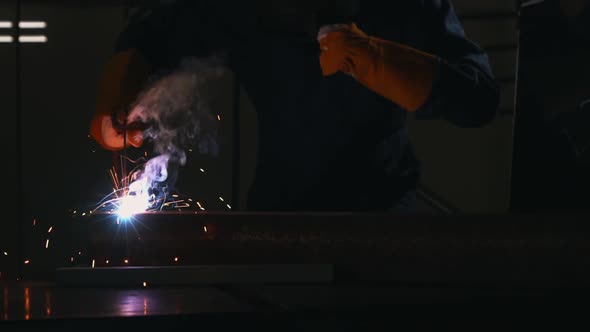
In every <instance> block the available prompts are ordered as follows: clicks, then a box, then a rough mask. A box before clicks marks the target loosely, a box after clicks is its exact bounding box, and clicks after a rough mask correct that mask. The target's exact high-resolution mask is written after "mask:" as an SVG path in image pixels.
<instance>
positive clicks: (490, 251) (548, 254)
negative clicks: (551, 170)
mask: <svg viewBox="0 0 590 332" xmlns="http://www.w3.org/2000/svg"><path fill="white" fill-rule="evenodd" d="M588 221H590V217H589V216H588V215H518V216H517V215H513V216H397V215H381V214H374V215H372V214H347V213H341V214H338V213H337V214H333V213H313V214H311V213H309V214H301V213H299V214H297V213H294V214H291V213H282V214H275V213H197V214H195V213H166V214H144V215H139V216H136V218H135V220H132V221H128V222H120V223H119V224H117V221H116V218H115V217H114V216H113V215H93V216H91V217H89V218H87V219H84V220H78V221H76V227H77V231H76V234H78V235H79V238H78V239H79V241H78V242H79V244H80V246H84V248H83V249H82V251H83V252H84V255H82V256H80V257H76V260H75V261H74V262H72V265H79V266H89V265H90V264H92V262H94V265H95V266H130V265H142V266H154V265H171V266H173V265H207V264H222V265H228V264H229V265H231V264H314V263H316V264H333V265H334V267H335V278H336V280H347V281H355V280H357V281H358V280H363V281H374V282H422V283H433V282H434V283H459V284H520V285H525V286H530V287H546V286H551V287H568V286H572V287H573V286H580V285H586V286H587V285H589V284H590V242H589V241H588V239H589V236H588V235H589V234H590V225H589V223H588Z"/></svg>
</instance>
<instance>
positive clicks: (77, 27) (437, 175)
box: [0, 0, 584, 277]
mask: <svg viewBox="0 0 590 332" xmlns="http://www.w3.org/2000/svg"><path fill="white" fill-rule="evenodd" d="M577 2H580V3H581V2H584V1H565V2H564V3H568V4H569V3H571V4H572V5H571V6H572V7H575V6H576V5H575V3H577ZM453 3H454V5H455V6H456V10H457V12H458V13H459V15H460V17H461V20H462V22H463V24H464V27H465V30H466V33H467V35H468V37H470V38H471V39H472V40H474V41H475V42H477V43H479V44H480V45H481V46H482V47H484V48H485V49H486V50H487V51H488V52H489V56H490V61H491V64H492V68H493V70H494V73H495V75H496V77H497V79H498V81H499V82H500V83H501V88H502V97H501V110H500V116H499V117H498V118H497V119H496V120H495V121H494V122H493V123H491V124H489V125H487V126H485V127H483V128H476V129H458V128H455V127H453V126H452V125H450V124H448V123H445V122H442V121H436V120H433V121H419V122H417V121H413V120H410V128H411V134H412V139H413V141H414V143H415V145H416V149H417V152H418V154H419V157H420V158H421V160H422V161H423V163H424V177H423V181H422V188H421V204H420V208H421V211H422V212H427V213H444V212H449V211H452V212H454V213H460V214H465V213H467V214H489V213H491V214H502V213H507V212H509V210H510V202H511V195H510V193H511V171H512V160H513V159H512V152H513V132H514V130H515V128H514V105H515V91H516V88H515V80H516V77H517V72H516V62H517V49H518V15H517V14H518V11H517V8H518V4H517V3H515V1H514V0H485V1H484V0H481V1H468V0H456V1H453ZM126 8H127V2H126V1H115V0H108V1H107V0H105V1H100V0H94V1H84V2H83V4H82V3H81V2H79V1H65V0H62V1H22V13H21V16H22V20H26V21H29V20H30V21H45V22H46V23H47V27H46V28H45V29H43V30H39V31H33V30H31V31H21V34H25V33H27V34H35V35H39V34H43V35H45V36H47V38H48V41H47V42H46V43H31V44H21V47H20V56H19V59H18V61H19V62H20V66H19V67H20V70H21V72H20V76H19V77H20V78H19V79H20V87H21V90H20V117H21V118H20V119H21V122H20V127H19V126H17V113H16V110H17V90H16V82H17V66H16V65H17V57H16V55H17V50H16V43H0V60H1V61H0V73H1V75H0V91H1V93H0V107H1V108H2V114H3V115H4V126H3V130H2V135H3V140H2V142H3V144H4V146H3V151H5V153H6V155H5V158H4V160H5V163H6V165H5V166H4V167H3V170H4V176H5V181H4V183H5V188H6V193H5V195H6V197H7V198H8V199H7V200H6V201H5V202H4V211H3V212H4V213H3V218H2V221H0V223H1V225H2V229H1V231H0V271H1V272H2V277H7V276H10V277H12V276H14V275H15V271H16V267H17V266H19V265H20V266H22V267H24V269H25V271H29V272H31V273H32V272H34V271H36V270H37V269H44V268H47V267H51V266H54V265H55V264H60V262H62V261H64V260H65V259H67V258H68V257H69V256H66V255H65V254H64V252H62V251H60V249H59V248H60V245H59V244H60V241H66V240H67V238H68V237H70V236H71V234H69V233H68V230H67V228H68V222H69V219H67V218H65V216H67V215H68V214H69V213H71V211H69V210H70V209H73V210H80V209H83V207H84V206H87V205H88V204H92V203H94V202H95V201H96V200H97V199H99V198H100V197H101V196H102V195H104V194H106V193H108V192H109V191H110V190H111V189H110V188H111V187H110V182H109V181H110V179H109V177H108V173H107V170H108V168H109V167H110V166H111V165H112V155H111V153H110V152H107V151H103V150H101V149H98V148H97V147H96V146H95V144H94V143H93V142H92V140H90V139H89V138H88V136H87V135H88V123H89V121H90V118H91V116H92V113H93V111H94V101H95V93H96V89H97V84H98V78H99V74H100V70H101V67H102V65H103V64H104V63H105V62H106V61H107V59H108V58H109V56H110V54H111V51H112V46H113V44H114V40H115V38H116V36H117V33H118V32H119V31H120V30H121V29H122V27H123V25H124V23H125V18H126V16H125V15H126ZM568 8H569V7H568ZM15 15H16V12H15V1H3V2H2V3H1V4H0V21H11V22H13V23H14V22H15ZM0 35H12V36H15V29H14V28H13V29H0ZM210 89H211V98H212V100H213V107H212V109H214V110H215V111H214V113H216V114H219V115H220V117H221V119H222V120H221V121H220V125H221V128H220V129H221V138H220V142H219V143H220V146H221V153H220V155H219V157H218V158H208V157H202V156H198V155H195V156H192V159H191V162H190V163H189V164H188V165H187V166H186V167H185V168H184V169H183V170H182V172H181V176H183V177H185V178H186V179H187V181H186V182H185V183H187V184H191V186H190V188H194V190H195V192H194V193H193V192H191V193H189V194H190V195H191V196H193V197H195V199H198V200H200V201H202V202H203V205H204V206H206V207H207V208H208V209H210V210H218V211H227V210H228V208H227V207H226V206H225V205H224V204H220V203H219V199H218V197H219V196H222V197H225V198H226V199H227V198H231V197H232V195H233V193H232V188H235V186H232V161H233V160H232V156H233V148H234V146H233V144H232V142H234V137H233V136H232V135H233V133H234V131H233V130H232V129H233V126H234V123H233V116H232V115H233V114H232V110H233V108H232V107H233V103H232V101H233V97H234V95H233V93H234V91H233V80H232V77H231V74H228V75H226V76H225V77H223V78H221V79H220V80H219V81H217V82H215V83H214V84H212V85H211V87H210ZM240 101H241V102H240V109H241V116H240V122H239V128H240V129H241V130H240V139H239V142H240V151H241V153H240V156H241V158H240V163H239V165H240V172H239V174H240V177H239V178H240V183H239V186H238V187H237V188H239V190H240V193H239V195H238V197H240V198H241V199H240V201H241V202H244V198H245V195H246V191H247V188H248V185H249V183H250V181H251V177H252V172H253V169H254V166H255V165H254V160H255V154H256V151H255V146H256V137H255V135H254V133H255V132H256V130H255V126H256V118H255V112H254V110H253V109H252V107H251V105H250V103H249V102H248V98H247V96H246V95H244V94H242V95H241V98H240ZM19 131H20V133H19ZM18 135H20V136H18ZM18 137H20V140H17V138H18ZM17 142H20V144H21V145H20V148H21V151H22V156H21V158H20V160H19V158H18V155H17V144H18V143H17ZM15 156H16V157H15ZM17 167H20V170H21V173H20V174H21V175H22V181H21V182H20V183H19V182H18V179H17V177H16V176H15V175H16V174H19V173H18V172H17ZM201 168H203V169H204V170H205V172H204V173H203V172H202V171H200V169H201ZM15 188H20V189H21V191H22V194H23V197H22V198H23V200H22V204H23V205H22V210H21V213H22V215H21V217H22V218H21V219H22V224H21V225H22V228H21V230H22V233H21V234H19V230H18V227H17V225H18V217H17V210H18V207H19V205H18V194H17V190H15ZM432 202H436V203H435V205H436V206H442V207H443V208H442V209H437V208H435V207H433V206H432ZM240 207H241V206H240V205H239V204H238V205H237V206H235V204H234V206H233V209H235V210H239V209H240ZM34 220H35V221H34ZM50 227H54V229H53V230H52V232H51V233H48V230H49V228H50ZM20 235H22V239H23V241H24V242H23V243H19V240H18V239H19V236H20ZM47 239H50V245H49V248H48V249H45V245H46V240H47ZM19 245H20V246H22V248H24V251H23V253H22V254H21V255H20V256H19V255H17V252H18V247H19ZM4 252H6V253H7V254H8V255H4ZM25 260H29V261H30V263H29V264H26V265H24V266H23V263H24V261H25Z"/></svg>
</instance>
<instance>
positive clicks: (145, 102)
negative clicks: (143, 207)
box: [128, 59, 225, 201]
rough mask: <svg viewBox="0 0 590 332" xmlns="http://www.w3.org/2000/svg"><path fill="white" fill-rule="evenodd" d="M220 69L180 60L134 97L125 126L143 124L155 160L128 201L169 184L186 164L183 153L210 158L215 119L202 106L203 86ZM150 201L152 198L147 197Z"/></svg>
mask: <svg viewBox="0 0 590 332" xmlns="http://www.w3.org/2000/svg"><path fill="white" fill-rule="evenodd" d="M224 68H225V67H224V66H222V64H221V61H220V60H219V59H205V60H204V59H186V60H184V61H183V62H182V63H181V64H180V66H179V67H178V68H177V69H176V70H174V71H172V72H169V73H167V74H165V75H160V76H159V77H158V78H156V79H155V80H153V82H151V84H149V85H148V86H147V88H146V89H144V91H143V92H142V93H141V94H140V95H139V96H138V99H137V101H136V103H135V104H134V107H132V111H131V112H130V114H129V119H128V121H129V122H130V123H133V122H137V121H139V122H141V123H144V124H147V129H146V130H145V131H144V137H145V139H146V140H147V141H148V142H151V143H152V145H153V149H154V151H153V152H154V154H155V155H156V157H154V158H152V159H150V160H148V161H147V162H146V164H145V165H144V167H143V170H142V171H140V172H139V173H138V174H136V176H134V179H132V181H133V183H132V184H131V185H130V186H129V189H130V192H129V194H130V195H133V196H136V197H137V198H140V200H141V201H144V199H145V198H146V197H147V196H152V195H155V196H158V195H157V193H156V194H155V193H154V188H157V187H161V186H162V185H161V184H162V183H164V182H166V183H167V185H170V184H171V182H174V178H173V176H174V175H175V173H176V171H175V170H173V169H171V168H175V167H179V166H183V165H185V164H186V160H187V158H186V152H185V151H186V149H188V148H191V147H192V148H193V149H195V150H196V151H198V152H199V153H201V154H210V155H213V156H216V155H217V154H218V152H219V146H218V143H217V131H218V130H217V126H218V121H217V118H216V116H213V114H212V113H211V110H210V107H209V105H208V101H209V98H207V97H208V96H207V89H206V84H207V83H209V82H211V80H213V79H216V78H219V77H220V76H221V75H222V74H223V73H224V70H225V69H224ZM152 198H153V197H152Z"/></svg>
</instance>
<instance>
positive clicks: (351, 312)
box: [0, 283, 590, 332]
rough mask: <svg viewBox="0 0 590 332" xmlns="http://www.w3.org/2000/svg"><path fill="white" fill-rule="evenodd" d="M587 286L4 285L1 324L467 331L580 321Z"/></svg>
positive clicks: (556, 325) (2, 326) (571, 324)
mask: <svg viewBox="0 0 590 332" xmlns="http://www.w3.org/2000/svg"><path fill="white" fill-rule="evenodd" d="M588 295H590V292H589V291H588V290H580V289H570V290H563V289H562V290H551V291H548V290H542V289H538V290H532V289H528V290H522V289H520V290H516V289H501V288H493V287H479V288H474V287H461V286H452V285H438V286H435V285H394V284H381V285H379V284H373V285H368V284H330V285H327V284H324V285H223V286H192V287H151V286H150V285H147V287H145V288H142V287H140V288H133V289H131V288H73V287H57V286H55V285H52V284H49V283H18V284H11V285H8V284H6V285H3V301H2V303H1V304H2V306H1V307H0V308H2V309H1V311H0V312H1V313H2V319H3V320H4V321H1V322H0V330H2V331H3V332H4V331H8V330H10V328H15V329H20V328H26V327H29V328H32V329H34V330H37V329H39V330H41V329H42V330H43V331H53V330H55V331H58V330H59V331H66V330H70V329H71V330H80V329H85V328H92V330H95V329H97V328H101V329H102V328H113V327H116V328H127V327H128V328H133V329H134V330H136V329H143V328H148V327H149V328H150V329H152V328H156V329H160V328H161V329H162V330H163V331H170V330H176V329H181V328H182V329H183V330H186V327H187V326H188V327H191V326H193V327H196V328H199V329H200V330H202V329H215V330H216V331H226V330H229V329H232V330H234V329H241V330H258V331H259V330H276V331H285V330H287V331H291V330H292V331H367V330H381V329H386V330H391V329H392V328H404V330H406V329H407V328H406V327H410V328H412V329H413V328H416V329H421V330H423V329H425V328H426V329H429V330H430V329H432V330H434V329H436V330H439V329H440V328H447V327H451V328H453V329H455V330H456V329H461V330H463V329H465V330H472V331H498V330H519V331H521V330H529V329H531V328H534V329H536V328H541V327H543V328H546V327H550V328H556V329H559V330H562V331H563V330H564V328H565V329H569V327H574V326H576V327H578V328H579V327H581V326H582V325H580V324H588V322H586V321H585V319H586V316H587V308H586V307H587V305H586V304H584V303H585V302H584V300H585V299H587V296H588Z"/></svg>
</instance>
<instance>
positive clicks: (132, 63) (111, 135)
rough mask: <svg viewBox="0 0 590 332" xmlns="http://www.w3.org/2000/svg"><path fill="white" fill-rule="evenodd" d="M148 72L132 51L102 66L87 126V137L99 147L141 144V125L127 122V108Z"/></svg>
mask: <svg viewBox="0 0 590 332" xmlns="http://www.w3.org/2000/svg"><path fill="white" fill-rule="evenodd" d="M149 73H150V65H149V64H148V62H147V61H146V60H145V58H144V57H143V56H142V55H141V54H140V53H139V52H138V51H137V50H133V49H132V50H128V51H125V52H120V53H117V54H115V55H114V56H113V57H112V58H111V59H110V61H109V62H108V63H107V65H106V66H105V68H104V70H103V74H102V78H101V80H100V83H99V89H98V98H97V103H96V111H95V114H94V117H93V118H92V121H91V124H90V135H91V136H92V138H94V139H95V140H96V142H97V143H99V144H100V145H101V146H102V147H103V148H105V149H107V150H113V151H116V150H121V149H123V148H125V147H129V146H134V147H139V146H141V145H142V144H143V134H142V130H143V125H142V124H141V123H133V122H129V121H127V119H129V118H130V117H129V116H128V113H129V111H130V110H129V108H130V107H131V106H132V104H133V102H134V101H135V99H136V98H137V95H138V94H139V92H140V91H141V89H142V87H143V85H144V84H145V82H146V81H147V78H148V75H149ZM126 117H127V119H126ZM125 129H126V130H125ZM124 132H126V138H124V136H123V133H124ZM125 143H126V145H125ZM124 145H125V146H124Z"/></svg>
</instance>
